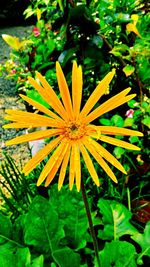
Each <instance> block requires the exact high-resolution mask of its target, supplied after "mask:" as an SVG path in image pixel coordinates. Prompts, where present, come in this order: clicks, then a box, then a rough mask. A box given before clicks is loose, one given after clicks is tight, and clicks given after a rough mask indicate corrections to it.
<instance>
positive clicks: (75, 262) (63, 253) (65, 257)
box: [53, 247, 80, 267]
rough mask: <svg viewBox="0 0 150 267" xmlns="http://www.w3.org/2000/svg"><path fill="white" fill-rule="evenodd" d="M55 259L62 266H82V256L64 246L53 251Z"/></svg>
mask: <svg viewBox="0 0 150 267" xmlns="http://www.w3.org/2000/svg"><path fill="white" fill-rule="evenodd" d="M53 257H54V258H55V261H56V262H57V264H58V265H59V266H60V267H70V266H73V267H79V266H80V256H79V254H78V253H75V252H74V251H73V250H72V249H70V248H67V247H66V248H63V249H61V250H57V251H55V252H54V253H53Z"/></svg>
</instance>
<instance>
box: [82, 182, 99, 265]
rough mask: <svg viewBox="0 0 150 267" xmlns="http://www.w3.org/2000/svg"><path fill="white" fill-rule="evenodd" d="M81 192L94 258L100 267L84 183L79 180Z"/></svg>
mask: <svg viewBox="0 0 150 267" xmlns="http://www.w3.org/2000/svg"><path fill="white" fill-rule="evenodd" d="M81 190H82V197H83V201H84V206H85V210H86V215H87V218H88V222H89V229H90V233H91V236H92V239H93V246H94V251H95V256H96V259H97V264H98V267H100V259H99V255H98V244H97V239H96V235H95V231H94V227H93V223H92V216H91V212H90V207H89V203H88V198H87V194H86V190H85V187H84V183H83V181H82V180H81Z"/></svg>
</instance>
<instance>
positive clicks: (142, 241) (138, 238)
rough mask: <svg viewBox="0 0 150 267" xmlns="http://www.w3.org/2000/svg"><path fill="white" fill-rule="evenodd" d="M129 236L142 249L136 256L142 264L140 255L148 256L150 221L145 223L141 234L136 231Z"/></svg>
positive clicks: (149, 250)
mask: <svg viewBox="0 0 150 267" xmlns="http://www.w3.org/2000/svg"><path fill="white" fill-rule="evenodd" d="M131 238H132V239H133V240H134V241H135V242H137V243H138V244H139V245H140V246H141V248H142V251H141V253H140V254H139V257H138V264H139V265H142V264H143V261H142V257H143V256H149V257H150V221H149V222H148V223H147V224H146V227H145V229H144V233H143V234H140V233H136V234H135V235H134V236H132V237H131Z"/></svg>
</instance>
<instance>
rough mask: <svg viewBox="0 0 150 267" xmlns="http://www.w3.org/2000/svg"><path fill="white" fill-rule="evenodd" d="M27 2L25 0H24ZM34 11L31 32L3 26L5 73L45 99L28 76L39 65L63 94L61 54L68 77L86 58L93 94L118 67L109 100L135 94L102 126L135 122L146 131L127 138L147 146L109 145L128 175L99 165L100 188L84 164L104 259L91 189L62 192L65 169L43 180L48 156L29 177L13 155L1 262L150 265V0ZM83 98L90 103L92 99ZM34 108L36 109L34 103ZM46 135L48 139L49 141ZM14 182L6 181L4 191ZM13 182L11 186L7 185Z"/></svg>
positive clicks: (44, 5)
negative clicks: (23, 34) (17, 32)
mask: <svg viewBox="0 0 150 267" xmlns="http://www.w3.org/2000/svg"><path fill="white" fill-rule="evenodd" d="M23 2H24V1H23ZM24 16H25V18H26V20H28V18H30V17H32V16H33V17H34V19H35V18H36V20H37V22H36V25H34V26H33V30H32V32H29V33H28V37H27V38H26V39H22V38H21V37H20V39H19V38H17V37H15V36H9V35H6V34H5V32H4V34H3V39H4V40H5V41H6V42H7V44H8V45H9V46H10V47H11V53H10V59H9V60H7V61H5V62H3V64H1V65H0V73H1V75H3V74H4V73H7V78H11V79H14V80H15V81H16V87H17V92H18V95H19V93H23V94H25V95H27V96H29V97H30V98H32V99H33V100H36V101H37V102H39V103H42V104H43V105H45V106H46V107H48V108H51V107H50V106H47V103H46V102H45V101H44V100H43V99H42V98H41V96H40V95H39V94H38V93H37V91H36V90H34V89H33V87H31V86H30V84H29V82H28V79H27V77H28V76H32V77H35V71H36V70H37V71H39V72H41V73H42V75H44V76H45V77H46V79H47V81H48V82H49V83H50V84H51V86H52V87H53V88H54V90H55V91H56V93H57V94H58V85H57V80H56V71H55V63H56V61H59V62H60V64H61V66H62V68H63V71H64V73H65V76H66V79H67V82H68V84H69V86H70V85H71V71H72V62H73V61H74V60H76V61H77V63H78V64H81V65H82V69H83V73H84V79H83V80H84V86H83V88H84V89H83V96H84V101H85V102H86V100H87V99H88V97H89V95H90V94H91V93H92V92H93V90H94V88H95V87H96V85H97V84H98V82H99V81H100V80H102V78H103V77H104V76H105V75H106V74H107V73H108V72H109V71H111V70H112V69H113V68H115V69H116V75H115V77H114V79H113V81H112V83H111V85H110V87H109V88H108V90H107V92H106V94H105V95H104V96H103V100H106V99H109V97H111V96H113V95H115V94H117V93H119V92H121V91H122V90H123V89H125V88H127V87H131V88H132V93H135V94H136V97H135V98H134V100H130V101H129V102H128V103H127V104H124V105H123V106H121V107H119V108H117V109H115V110H113V111H110V112H109V113H107V114H104V115H103V116H102V117H101V118H100V119H97V121H96V125H106V126H117V127H128V128H130V129H133V130H138V131H141V132H142V133H143V134H144V137H142V138H141V137H140V138H139V137H133V136H132V137H129V138H128V137H126V138H123V137H118V138H120V139H121V140H125V141H126V140H127V141H129V142H130V143H132V144H135V145H137V146H139V147H140V148H141V151H130V150H125V149H124V148H121V147H115V148H114V146H112V145H107V144H106V145H105V148H106V149H107V148H109V151H110V152H111V153H112V154H113V155H114V156H115V157H116V158H117V159H118V160H119V161H120V162H121V164H122V165H123V166H124V168H125V170H126V171H127V175H125V174H121V173H120V172H119V171H117V170H116V169H113V172H115V174H116V177H117V178H118V184H117V185H116V184H114V183H113V182H112V181H111V180H110V179H109V178H108V177H107V175H106V174H105V172H104V171H103V170H102V169H100V167H99V165H98V164H97V165H96V164H95V168H96V170H97V172H98V176H99V179H100V182H101V186H100V187H96V185H94V184H93V182H92V180H91V179H90V175H89V173H88V172H87V170H86V169H85V168H84V165H83V166H82V167H83V169H82V180H83V182H84V185H85V189H86V192H87V196H88V200H89V206H90V210H91V216H92V221H93V225H94V229H95V233H96V237H97V242H98V250H99V252H98V254H99V258H100V265H98V263H97V260H96V257H95V254H94V249H93V244H92V238H91V235H90V231H89V226H88V220H87V217H86V212H85V207H84V202H83V199H82V193H81V192H79V193H78V192H76V189H75V188H73V190H72V191H69V189H68V178H67V177H66V180H65V182H64V186H63V188H62V189H61V191H58V189H57V178H55V179H54V181H53V182H52V184H51V185H50V186H49V187H48V188H45V187H43V186H40V187H38V188H37V187H36V181H37V178H38V176H39V174H40V172H41V171H42V168H43V164H45V162H46V161H47V158H46V159H45V162H44V163H41V164H40V165H39V166H38V167H37V168H36V169H35V170H34V171H32V173H31V174H29V175H28V176H26V177H25V176H24V174H22V173H21V171H20V166H16V164H15V162H14V160H13V159H12V158H11V157H10V156H9V155H5V156H4V161H3V162H2V163H1V168H0V174H1V175H2V176H3V178H4V179H2V180H1V181H0V183H1V189H0V190H1V191H0V192H1V198H2V199H3V205H1V208H0V262H2V266H3V267H8V266H11V267H16V266H18V267H23V266H27V267H29V266H32V267H43V266H44V267H48V266H51V267H57V266H61V267H70V266H73V267H79V266H81V267H86V266H90V267H91V266H101V267H110V266H116V267H122V266H128V267H134V266H148V265H149V264H150V222H149V220H150V203H149V196H150V195H149V190H148V185H149V180H148V178H149V174H150V170H149V161H148V159H149V155H150V153H149V147H148V131H149V128H150V117H149V113H150V106H149V98H148V91H149V89H150V34H149V29H150V14H149V4H148V1H142V0H141V1H140V0H139V1H136V0H126V1H124V0H122V1H119V0H113V1H111V0H101V1H96V0H92V1H84V0H82V1H76V0H75V1H74V0H69V1H67V0H66V1H62V0H58V1H50V0H33V1H30V5H29V6H28V7H27V9H26V10H25V11H24ZM83 104H84V103H83ZM26 109H27V110H28V111H31V112H34V110H33V108H32V107H31V106H30V105H26ZM45 142H48V140H46V141H45ZM4 189H5V190H4ZM6 191H7V194H6V193H5V192H6Z"/></svg>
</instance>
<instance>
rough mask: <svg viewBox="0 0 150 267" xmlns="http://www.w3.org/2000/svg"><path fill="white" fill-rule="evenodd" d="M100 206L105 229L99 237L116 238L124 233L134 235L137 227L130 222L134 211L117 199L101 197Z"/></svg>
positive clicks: (99, 233)
mask: <svg viewBox="0 0 150 267" xmlns="http://www.w3.org/2000/svg"><path fill="white" fill-rule="evenodd" d="M98 208H99V209H100V213H101V214H102V222H103V225H104V229H103V230H99V231H98V237H99V238H101V239H103V240H113V239H114V240H116V239H119V238H120V237H121V236H122V235H134V234H135V233H137V229H136V228H135V227H133V225H132V224H131V223H130V221H129V220H130V219H131V216H132V213H131V212H130V211H129V210H128V209H127V208H126V207H125V206H124V205H122V204H120V203H118V202H117V201H115V200H106V199H100V200H99V201H98Z"/></svg>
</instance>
